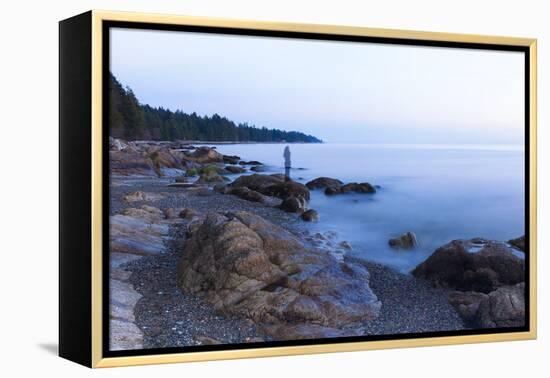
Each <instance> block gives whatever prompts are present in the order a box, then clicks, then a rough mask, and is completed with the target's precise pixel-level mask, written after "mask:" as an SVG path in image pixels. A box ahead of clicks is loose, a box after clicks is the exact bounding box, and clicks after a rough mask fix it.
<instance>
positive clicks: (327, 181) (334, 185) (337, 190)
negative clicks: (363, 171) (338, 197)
mask: <svg viewBox="0 0 550 378" xmlns="http://www.w3.org/2000/svg"><path fill="white" fill-rule="evenodd" d="M306 186H307V187H308V188H309V189H311V190H314V189H325V194H326V195H334V194H345V193H352V192H355V193H371V194H372V193H376V188H375V187H374V186H373V185H371V184H369V183H368V182H362V183H356V182H352V183H348V184H344V183H343V182H342V181H340V180H338V179H334V178H330V177H318V178H316V179H314V180H311V181H309V182H308V183H306Z"/></svg>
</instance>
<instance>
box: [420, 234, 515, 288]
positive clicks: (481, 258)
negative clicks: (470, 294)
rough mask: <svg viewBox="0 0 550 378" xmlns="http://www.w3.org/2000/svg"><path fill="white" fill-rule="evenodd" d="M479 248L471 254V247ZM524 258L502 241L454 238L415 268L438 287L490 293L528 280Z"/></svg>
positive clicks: (422, 276)
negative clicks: (503, 286)
mask: <svg viewBox="0 0 550 378" xmlns="http://www.w3.org/2000/svg"><path fill="white" fill-rule="evenodd" d="M473 248H476V249H479V251H477V252H475V253H472V252H471V251H472V249H473ZM524 265H525V264H524V260H523V259H521V258H519V257H517V256H516V255H515V254H514V253H513V250H512V248H511V247H510V246H508V245H507V244H505V243H501V242H494V241H485V240H480V241H479V242H478V241H477V240H454V241H452V242H450V243H448V244H445V245H444V246H442V247H440V248H438V249H437V250H436V251H435V252H434V253H433V254H432V255H431V256H430V257H428V259H427V260H426V261H424V262H423V263H422V264H420V265H418V266H417V267H416V268H415V269H414V270H413V271H412V273H413V275H414V276H416V277H421V278H425V279H427V280H429V281H431V282H432V283H434V284H435V285H436V286H443V287H450V288H453V289H458V290H461V291H469V290H473V291H478V292H483V293H489V292H491V291H493V290H495V289H496V288H497V287H499V286H502V285H514V284H517V283H520V282H523V281H524V280H525V270H524Z"/></svg>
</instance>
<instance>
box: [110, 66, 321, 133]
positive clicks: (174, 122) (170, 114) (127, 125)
mask: <svg viewBox="0 0 550 378" xmlns="http://www.w3.org/2000/svg"><path fill="white" fill-rule="evenodd" d="M109 125H110V135H111V136H113V137H115V138H123V139H128V140H204V141H219V142H221V141H233V142H288V143H293V142H302V143H321V142H322V141H321V140H319V139H317V138H316V137H314V136H311V135H306V134H304V133H300V132H297V131H283V130H277V129H267V128H265V127H262V128H258V127H255V126H253V125H248V124H246V123H241V124H238V125H237V124H235V123H234V122H233V121H231V120H229V119H227V118H225V117H221V116H219V115H218V114H214V115H213V116H212V117H208V116H202V117H201V116H199V115H197V114H196V113H191V114H187V113H184V112H182V111H179V110H178V111H175V112H174V111H171V110H168V109H164V108H162V107H159V108H153V107H151V106H149V105H142V104H140V103H139V101H138V99H137V98H136V96H135V94H134V92H132V90H131V89H130V88H129V87H126V88H124V87H123V86H122V85H121V84H120V83H119V82H118V80H117V79H116V78H115V77H114V75H112V74H110V77H109Z"/></svg>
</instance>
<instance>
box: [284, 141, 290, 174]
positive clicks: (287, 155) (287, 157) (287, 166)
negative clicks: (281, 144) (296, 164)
mask: <svg viewBox="0 0 550 378" xmlns="http://www.w3.org/2000/svg"><path fill="white" fill-rule="evenodd" d="M283 157H284V158H285V179H286V180H290V167H291V166H292V164H291V163H290V147H288V146H286V147H285V152H284V153H283Z"/></svg>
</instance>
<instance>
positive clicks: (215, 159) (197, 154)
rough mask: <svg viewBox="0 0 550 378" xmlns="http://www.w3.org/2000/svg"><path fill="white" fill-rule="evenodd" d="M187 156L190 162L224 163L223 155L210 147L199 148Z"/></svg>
mask: <svg viewBox="0 0 550 378" xmlns="http://www.w3.org/2000/svg"><path fill="white" fill-rule="evenodd" d="M187 156H188V158H189V159H190V160H192V161H194V162H197V163H200V164H208V163H223V155H222V154H220V153H219V152H218V151H216V150H215V149H213V148H210V147H198V148H197V149H196V150H195V151H193V152H192V153H190V154H189V155H187Z"/></svg>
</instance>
